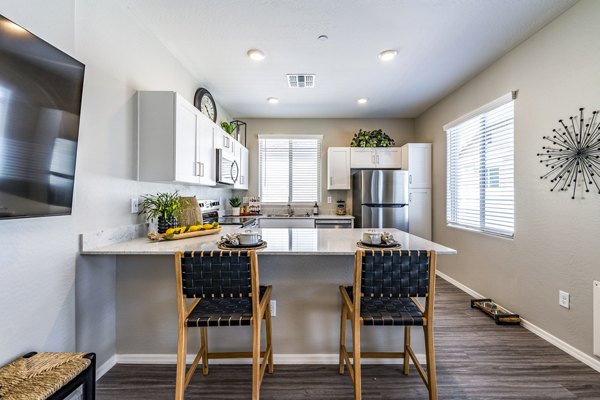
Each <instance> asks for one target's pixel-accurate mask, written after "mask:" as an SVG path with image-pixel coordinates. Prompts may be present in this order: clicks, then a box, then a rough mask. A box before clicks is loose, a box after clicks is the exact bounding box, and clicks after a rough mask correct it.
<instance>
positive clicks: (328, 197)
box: [327, 196, 333, 204]
mask: <svg viewBox="0 0 600 400" xmlns="http://www.w3.org/2000/svg"><path fill="white" fill-rule="evenodd" d="M332 201H333V199H332V198H331V196H327V202H328V203H330V204H331V202H332Z"/></svg>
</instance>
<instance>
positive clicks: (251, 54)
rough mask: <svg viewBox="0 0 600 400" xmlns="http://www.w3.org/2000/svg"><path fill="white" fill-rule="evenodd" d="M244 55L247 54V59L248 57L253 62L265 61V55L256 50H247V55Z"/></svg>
mask: <svg viewBox="0 0 600 400" xmlns="http://www.w3.org/2000/svg"><path fill="white" fill-rule="evenodd" d="M246 54H248V57H250V58H251V59H252V60H254V61H262V60H264V59H265V53H263V52H262V51H260V50H258V49H251V50H248V53H246Z"/></svg>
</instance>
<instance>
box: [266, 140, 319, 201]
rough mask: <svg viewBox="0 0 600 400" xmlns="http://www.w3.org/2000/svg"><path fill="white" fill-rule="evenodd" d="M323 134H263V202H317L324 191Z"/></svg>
mask: <svg viewBox="0 0 600 400" xmlns="http://www.w3.org/2000/svg"><path fill="white" fill-rule="evenodd" d="M321 138H322V137H321V136H317V135H311V136H308V135H307V136H259V137H258V164H259V165H258V170H259V185H260V186H259V190H260V197H261V201H262V202H263V203H291V202H296V203H314V202H315V201H319V200H320V198H319V197H320V194H321Z"/></svg>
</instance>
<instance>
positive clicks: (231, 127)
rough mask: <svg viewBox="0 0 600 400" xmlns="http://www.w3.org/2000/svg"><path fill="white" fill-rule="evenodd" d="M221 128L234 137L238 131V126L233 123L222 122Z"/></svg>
mask: <svg viewBox="0 0 600 400" xmlns="http://www.w3.org/2000/svg"><path fill="white" fill-rule="evenodd" d="M221 128H223V130H224V131H225V132H227V133H229V134H230V135H231V136H233V132H235V130H236V129H237V125H236V124H235V123H233V122H221Z"/></svg>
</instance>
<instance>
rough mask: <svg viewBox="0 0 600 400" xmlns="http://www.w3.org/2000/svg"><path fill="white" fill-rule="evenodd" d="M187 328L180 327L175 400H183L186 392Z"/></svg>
mask: <svg viewBox="0 0 600 400" xmlns="http://www.w3.org/2000/svg"><path fill="white" fill-rule="evenodd" d="M187 334H188V328H187V326H180V327H179V340H178V341H177V376H176V380H175V400H183V397H184V392H185V369H186V360H185V356H186V352H187Z"/></svg>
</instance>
